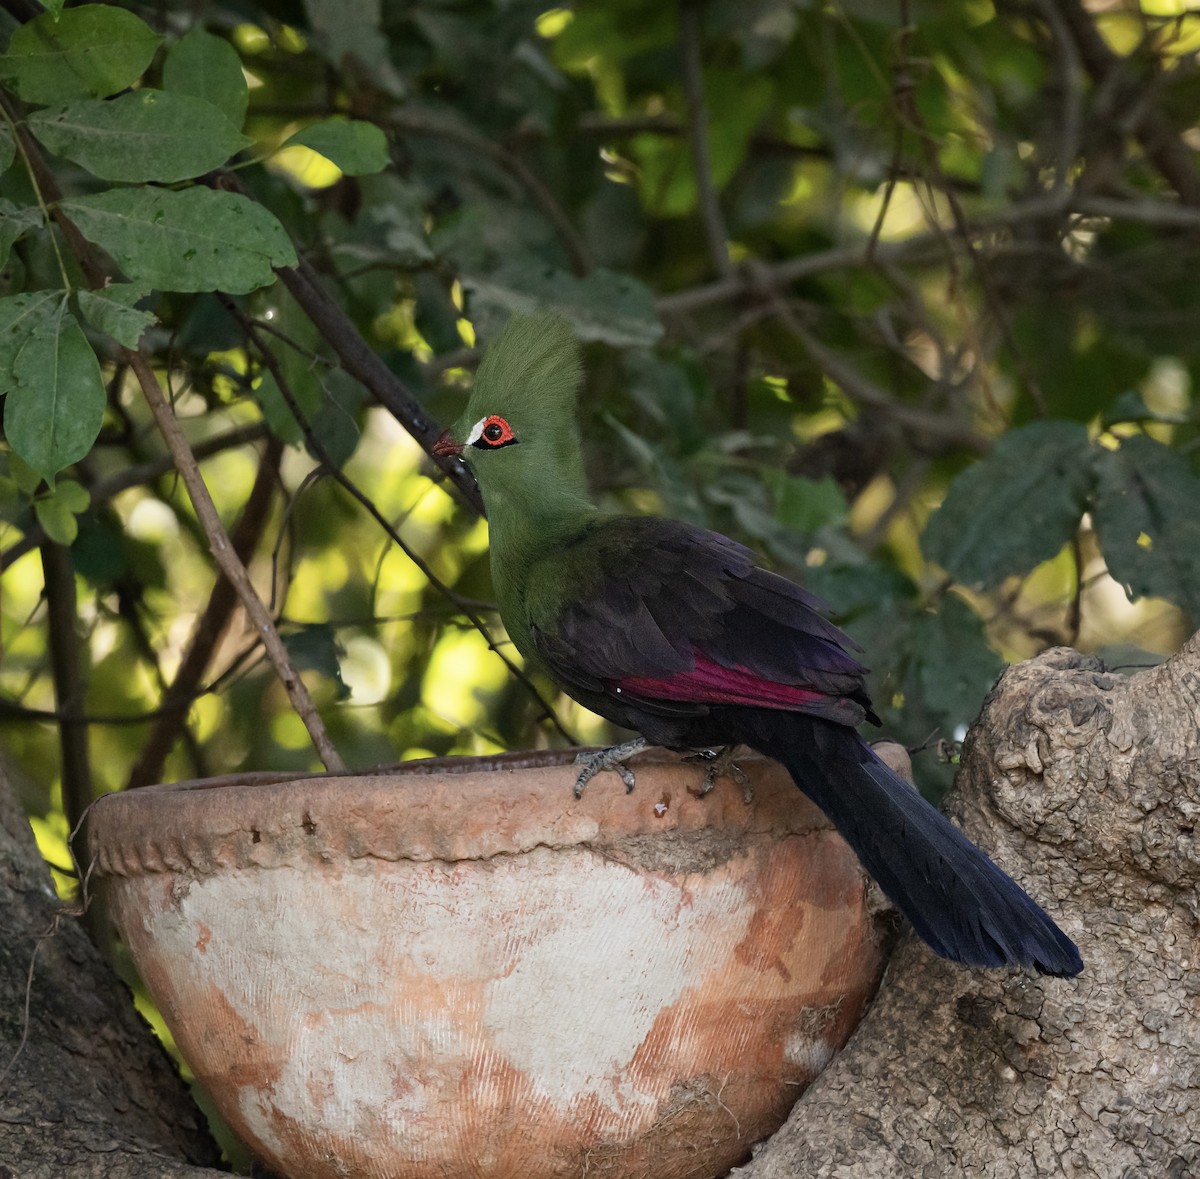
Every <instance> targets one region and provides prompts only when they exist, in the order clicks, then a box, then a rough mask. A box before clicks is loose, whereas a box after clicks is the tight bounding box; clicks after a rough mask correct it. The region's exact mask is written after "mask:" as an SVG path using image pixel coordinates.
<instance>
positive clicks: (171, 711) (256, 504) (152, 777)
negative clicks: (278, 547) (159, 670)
mask: <svg viewBox="0 0 1200 1179" xmlns="http://www.w3.org/2000/svg"><path fill="white" fill-rule="evenodd" d="M282 455H283V444H282V443H281V442H280V441H279V440H278V439H276V438H272V439H271V440H270V441H269V442H268V444H267V446H266V448H265V450H264V451H263V456H262V459H261V460H260V461H259V465H258V473H257V474H256V475H255V478H254V485H253V486H252V487H251V489H250V494H249V496H247V497H246V504H245V507H243V508H242V514H241V517H240V518H239V520H238V522H237V524H236V526H235V527H234V530H233V532H232V534H231V536H230V541H231V543H232V544H233V551H234V553H235V554H236V555H237V558H238V560H239V561H241V562H242V564H244V565H245V564H248V563H249V562H250V559H251V557H252V556H253V554H254V550H255V549H256V548H257V547H258V544H259V541H260V540H261V539H262V535H263V532H264V530H265V528H266V524H267V518H268V513H269V510H270V506H271V499H272V497H273V495H274V493H275V487H276V483H277V482H278V479H279V462H280V459H281V457H282ZM236 605H237V594H236V592H235V591H234V587H233V585H232V584H231V582H230V581H229V579H228V578H227V577H225V576H222V575H218V577H217V581H216V584H215V585H214V586H213V589H212V593H211V594H209V597H208V601H207V603H205V606H204V609H203V610H202V611H201V612H200V614H199V616H198V617H197V618H196V621H195V623H194V624H193V626H192V633H191V635H190V636H189V637H188V642H187V647H186V648H185V650H184V653H183V658H182V659H181V660H180V662H179V668H178V669H177V670H176V672H175V678H174V679H173V680H172V681H171V683H170V685H169V686H168V687H167V688H166V690H165V691H164V692H163V694H162V697H161V699H160V708H161V709H162V710H163V711H162V714H161V715H160V717H159V719H158V721H157V722H156V724H155V725H154V728H153V729H152V730H151V731H150V734H149V735H148V736H147V738H146V740H145V741H144V742H143V743H142V748H141V750H140V752H139V753H138V756H137V760H136V761H135V762H134V763H133V768H132V769H131V770H130V771H129V778H128V781H127V782H126V786H127V788H133V787H136V786H148V785H149V784H150V783H151V782H157V781H159V780H160V779H161V778H162V771H163V766H164V765H165V763H166V759H167V755H168V754H169V753H170V751H171V748H172V746H173V745H174V744H175V741H176V738H177V737H178V736H179V734H180V731H181V730H184V731H186V725H187V714H188V708H189V706H190V704H191V702H192V701H194V700H195V699H196V698H197V696H198V694H199V693H198V689H199V687H200V681H201V679H202V677H203V676H204V673H205V671H206V670H207V669H208V665H209V663H210V662H211V660H212V656H213V652H214V650H215V649H216V647H217V644H218V642H219V641H220V639H221V636H222V635H223V634H224V633H225V629H226V627H227V626H228V624H229V620H230V618H231V616H232V614H233V609H234V607H235V606H236Z"/></svg>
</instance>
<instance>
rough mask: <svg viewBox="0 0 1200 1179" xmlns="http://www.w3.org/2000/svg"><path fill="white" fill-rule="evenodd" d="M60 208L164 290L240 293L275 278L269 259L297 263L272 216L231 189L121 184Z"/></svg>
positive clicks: (136, 276) (139, 278)
mask: <svg viewBox="0 0 1200 1179" xmlns="http://www.w3.org/2000/svg"><path fill="white" fill-rule="evenodd" d="M60 207H61V208H62V210H63V212H64V213H66V214H67V216H68V217H70V218H71V220H72V221H74V222H75V224H76V225H77V226H78V227H79V230H80V232H81V233H82V234H83V235H84V237H86V238H88V239H89V240H90V241H93V242H95V243H96V244H97V245H99V246H102V247H103V248H104V249H106V250H107V251H108V252H109V253H110V254H111V255H112V256H113V257H114V258H115V259H116V260H117V263H118V264H119V265H120V267H121V269H122V270H123V271H125V273H126V274H127V275H128V276H129V278H131V279H133V280H134V281H135V282H143V283H146V284H147V285H149V286H152V287H156V288H158V289H159V290H163V291H212V290H218V289H219V290H222V291H228V292H229V293H230V294H235V295H236V294H244V293H246V292H247V291H253V290H256V289H257V288H258V287H263V286H266V285H267V284H269V283H271V282H272V281H274V278H275V276H274V274H273V273H272V270H271V267H272V266H295V265H296V251H295V249H294V248H293V247H292V243H291V240H290V239H289V238H288V235H287V233H286V232H285V231H284V228H283V226H282V225H280V224H279V222H278V221H277V220H276V219H275V217H274V216H273V215H272V214H271V213H269V212H267V210H266V209H264V208H263V207H262V206H261V205H258V204H255V203H254V202H253V201H251V200H249V199H247V198H246V197H244V196H238V195H237V194H235V193H231V192H216V191H214V190H212V189H209V188H185V189H183V190H182V191H181V192H172V191H170V190H169V189H160V188H122V189H114V190H113V191H111V192H102V193H98V194H97V195H96V196H85V197H75V198H73V199H71V200H66V201H62V202H61V205H60Z"/></svg>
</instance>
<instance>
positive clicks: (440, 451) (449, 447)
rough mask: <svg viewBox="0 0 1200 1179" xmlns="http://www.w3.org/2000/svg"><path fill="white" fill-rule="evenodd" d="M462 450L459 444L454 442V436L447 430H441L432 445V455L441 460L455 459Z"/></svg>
mask: <svg viewBox="0 0 1200 1179" xmlns="http://www.w3.org/2000/svg"><path fill="white" fill-rule="evenodd" d="M463 450H464V447H463V444H462V443H461V442H455V441H454V435H453V434H452V433H451V432H450V431H449V430H443V431H442V433H441V435H440V437H439V438H438V440H437V441H436V442H435V443H434V444H433V453H434V454H436V455H440V456H441V457H442V458H455V457H457V456H458V455H460V454H462V452H463Z"/></svg>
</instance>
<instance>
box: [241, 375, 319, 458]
mask: <svg viewBox="0 0 1200 1179" xmlns="http://www.w3.org/2000/svg"><path fill="white" fill-rule="evenodd" d="M308 387H309V388H315V387H316V383H315V382H313V383H312V384H311V385H309V386H308ZM251 392H252V393H253V395H254V400H255V401H256V402H258V408H259V409H261V410H262V416H263V420H264V421H265V422H266V423H267V429H268V430H270V431H271V433H272V434H274V435H275V437H276V438H278V439H279V440H280V441H281V442H286V443H287V444H288V445H289V446H299V445H300V443H301V442H303V441H304V430H303V429H302V428H301V426H300V423H299V422H298V421H296V415H295V414H294V413H292V409H291V406H290V405H288V403H287V402H286V401H285V400H284V399H283V394H282V393H281V392H280V391H279V382H278V381H276V380H275V377H274V374H272V373H269V372H264V373H263V375H262V376H261V377H260V378H259V379H258V381H257V382H255V384H254V386H253V388H252V389H251Z"/></svg>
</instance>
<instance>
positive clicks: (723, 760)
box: [684, 745, 754, 806]
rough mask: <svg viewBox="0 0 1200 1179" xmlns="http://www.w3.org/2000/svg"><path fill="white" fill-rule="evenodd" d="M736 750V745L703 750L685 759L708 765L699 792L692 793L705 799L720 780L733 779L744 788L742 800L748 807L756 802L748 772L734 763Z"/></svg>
mask: <svg viewBox="0 0 1200 1179" xmlns="http://www.w3.org/2000/svg"><path fill="white" fill-rule="evenodd" d="M736 750H737V746H736V745H725V746H723V747H722V748H721V749H717V750H714V749H701V750H700V751H699V752H697V753H691V754H689V755H688V756H687V757H686V758H684V760H685V761H703V762H707V763H708V769H707V770H705V772H704V781H703V782H701V783H700V788H699V789H698V790H693V791H692V793H693V794H694V795H695V796H696V797H697V798H703V797H704V796H705V795H706V794H707V793H708V792H709V791H710V790H712V788H713V787H714V786H715V785H716V784H717V779H718V778H732V779H733V780H734V781H735V782H736V783H737V784H738V785H739V786H740V787H741V788H742V798H744V799H745V800H746V805H747V806H749V805H750V804H751V803H752V802H753V801H754V787H753V786H752V785H751V784H750V779H749V778H747V777H746V772H745V771H744V770H743V769H742V767H741V766H739V765H738V764H737V762H736V761H734V754H735V751H736Z"/></svg>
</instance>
